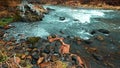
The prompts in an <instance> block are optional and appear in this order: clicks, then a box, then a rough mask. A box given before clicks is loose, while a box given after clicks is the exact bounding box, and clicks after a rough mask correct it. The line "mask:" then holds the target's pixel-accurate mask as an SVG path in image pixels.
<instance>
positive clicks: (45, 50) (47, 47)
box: [44, 45, 50, 54]
mask: <svg viewBox="0 0 120 68" xmlns="http://www.w3.org/2000/svg"><path fill="white" fill-rule="evenodd" d="M44 53H47V54H49V53H50V45H47V46H46V47H45V49H44Z"/></svg>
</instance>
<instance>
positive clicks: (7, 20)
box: [0, 17, 14, 27]
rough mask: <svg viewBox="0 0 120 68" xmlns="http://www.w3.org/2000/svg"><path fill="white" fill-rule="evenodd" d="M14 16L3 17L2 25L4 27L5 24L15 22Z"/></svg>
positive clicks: (0, 23)
mask: <svg viewBox="0 0 120 68" xmlns="http://www.w3.org/2000/svg"><path fill="white" fill-rule="evenodd" d="M13 20H14V18H13V17H7V18H1V19H0V26H1V27H4V26H5V25H7V24H9V23H11V22H13Z"/></svg>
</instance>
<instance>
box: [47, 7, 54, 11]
mask: <svg viewBox="0 0 120 68" xmlns="http://www.w3.org/2000/svg"><path fill="white" fill-rule="evenodd" d="M46 9H47V10H48V11H55V9H53V8H50V7H47V8H46Z"/></svg>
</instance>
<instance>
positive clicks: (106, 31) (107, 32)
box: [98, 29, 110, 34]
mask: <svg viewBox="0 0 120 68" xmlns="http://www.w3.org/2000/svg"><path fill="white" fill-rule="evenodd" d="M98 31H99V32H101V33H104V34H109V33H110V32H109V31H108V30H106V29H99V30H98Z"/></svg>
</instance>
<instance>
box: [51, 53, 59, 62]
mask: <svg viewBox="0 0 120 68" xmlns="http://www.w3.org/2000/svg"><path fill="white" fill-rule="evenodd" d="M58 59H59V58H58V56H55V55H52V56H51V59H50V61H52V62H54V61H56V60H58Z"/></svg>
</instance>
